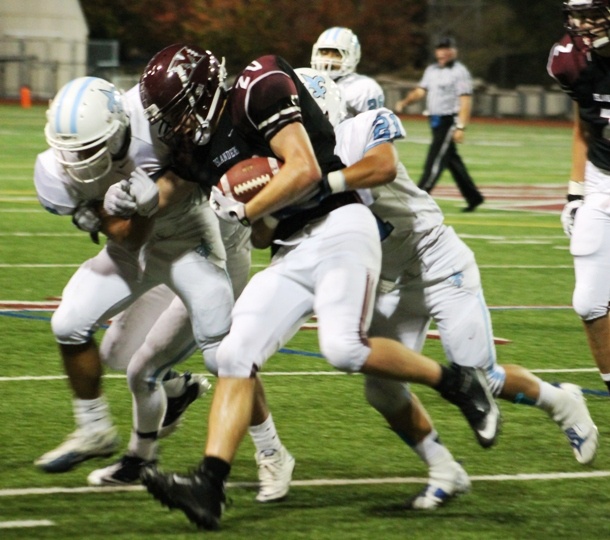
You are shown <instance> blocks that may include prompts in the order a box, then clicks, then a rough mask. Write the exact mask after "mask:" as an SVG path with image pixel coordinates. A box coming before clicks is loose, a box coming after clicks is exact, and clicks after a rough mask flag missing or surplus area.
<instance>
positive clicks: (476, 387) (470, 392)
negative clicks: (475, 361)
mask: <svg viewBox="0 0 610 540" xmlns="http://www.w3.org/2000/svg"><path fill="white" fill-rule="evenodd" d="M449 369H450V370H451V371H452V372H453V377H452V379H453V380H452V384H451V385H450V386H449V388H445V389H444V390H443V391H441V396H443V397H444V398H445V399H446V400H447V401H449V402H450V403H453V404H454V405H456V406H457V407H458V408H459V409H460V410H461V411H462V414H463V415H464V416H465V417H466V420H467V421H468V424H470V427H471V428H472V430H473V431H474V433H475V435H476V437H477V441H478V442H479V444H480V445H481V446H482V447H483V448H489V447H490V446H493V445H494V444H495V442H496V439H497V437H498V433H499V432H500V409H499V408H498V405H497V403H496V401H495V400H494V398H493V396H492V394H491V391H490V390H489V386H488V384H487V380H486V378H485V375H484V374H483V372H482V371H480V370H478V369H476V368H472V367H465V366H458V365H457V364H452V365H451V366H450V367H449Z"/></svg>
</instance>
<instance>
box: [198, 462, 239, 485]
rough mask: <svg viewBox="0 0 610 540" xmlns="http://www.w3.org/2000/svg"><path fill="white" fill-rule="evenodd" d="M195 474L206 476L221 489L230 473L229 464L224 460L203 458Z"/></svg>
mask: <svg viewBox="0 0 610 540" xmlns="http://www.w3.org/2000/svg"><path fill="white" fill-rule="evenodd" d="M197 472H198V473H200V474H204V475H206V476H208V477H209V478H210V479H211V480H212V481H214V482H215V483H216V484H217V485H218V486H220V487H222V486H223V485H224V483H225V482H226V480H227V478H228V477H229V473H230V472H231V464H230V463H228V462H226V461H225V460H224V459H220V458H217V457H211V456H205V457H204V458H203V460H202V462H201V463H200V464H199V468H198V470H197Z"/></svg>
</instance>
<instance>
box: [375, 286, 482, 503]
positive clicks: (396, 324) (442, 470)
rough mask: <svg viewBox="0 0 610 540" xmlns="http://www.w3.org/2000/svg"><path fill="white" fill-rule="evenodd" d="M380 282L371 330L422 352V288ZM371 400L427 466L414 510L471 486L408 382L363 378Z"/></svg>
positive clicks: (424, 329) (424, 323)
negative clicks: (425, 479)
mask: <svg viewBox="0 0 610 540" xmlns="http://www.w3.org/2000/svg"><path fill="white" fill-rule="evenodd" d="M404 289H405V288H404V287H400V286H398V287H397V286H393V287H389V284H387V285H386V286H385V287H380V290H379V291H378V293H377V299H376V302H375V312H374V314H373V321H372V323H371V328H370V331H369V335H371V336H383V337H387V338H391V339H395V340H397V341H400V342H401V343H403V344H404V345H405V346H406V347H408V348H410V349H413V350H416V351H421V349H422V348H423V345H424V341H425V339H426V332H427V329H428V326H429V323H430V318H429V316H428V313H427V310H426V306H425V304H424V302H423V293H422V292H421V289H419V290H418V289H414V290H410V293H411V294H408V295H404V296H403V293H404ZM365 395H366V398H367V401H368V402H369V404H370V405H371V406H372V407H374V408H375V409H376V410H377V411H378V412H379V413H380V414H381V415H382V416H383V417H384V418H385V420H386V422H387V423H388V425H389V426H390V428H391V429H392V430H393V431H394V432H395V433H396V434H397V435H398V436H399V437H400V439H401V440H402V441H403V442H405V443H406V444H407V445H408V446H409V447H410V448H411V449H412V450H413V451H414V452H415V453H416V454H417V455H418V456H419V458H420V459H421V460H422V461H423V462H424V463H425V464H426V466H427V467H428V470H429V472H428V476H429V481H428V484H427V485H426V487H425V488H424V489H423V490H422V491H421V492H420V493H419V494H418V495H416V496H415V497H413V498H412V499H411V500H410V501H409V502H408V506H409V507H410V508H413V509H434V508H437V507H439V506H441V505H443V504H445V503H446V502H448V501H449V500H450V499H451V498H452V497H454V496H456V495H459V494H461V493H464V492H466V491H467V490H468V489H469V487H470V480H469V478H468V475H467V474H466V472H465V471H464V469H463V468H462V467H461V465H460V464H459V463H457V462H456V461H455V459H454V458H453V456H452V455H451V452H450V451H449V450H448V449H447V448H446V447H445V446H444V445H443V444H442V442H441V441H440V438H439V436H438V433H437V432H436V430H435V429H434V426H433V424H432V420H431V419H430V417H429V415H428V414H427V412H426V410H425V409H424V408H423V406H422V404H421V403H420V402H419V400H418V399H417V397H416V396H415V395H414V394H413V393H412V392H410V391H409V389H408V387H407V385H404V384H402V383H398V382H396V381H389V380H387V379H380V378H375V377H366V378H365Z"/></svg>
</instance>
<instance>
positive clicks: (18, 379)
mask: <svg viewBox="0 0 610 540" xmlns="http://www.w3.org/2000/svg"><path fill="white" fill-rule="evenodd" d="M530 371H531V372H532V373H597V371H598V369H597V368H592V367H591V368H544V369H530ZM208 375H209V376H210V377H213V375H211V374H209V373H206V376H208ZM261 375H262V376H263V377H336V376H341V375H345V376H348V377H357V376H358V375H361V374H360V373H344V372H342V371H267V372H265V371H262V372H261ZM104 378H106V379H125V375H117V374H107V375H104ZM64 379H67V377H66V376H65V375H21V376H17V377H0V382H36V381H60V380H64Z"/></svg>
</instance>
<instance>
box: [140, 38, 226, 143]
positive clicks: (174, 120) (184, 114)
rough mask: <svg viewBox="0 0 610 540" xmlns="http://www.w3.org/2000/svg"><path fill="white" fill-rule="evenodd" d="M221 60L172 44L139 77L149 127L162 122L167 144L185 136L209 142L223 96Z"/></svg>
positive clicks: (223, 75) (222, 64) (223, 73)
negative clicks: (175, 138) (176, 137)
mask: <svg viewBox="0 0 610 540" xmlns="http://www.w3.org/2000/svg"><path fill="white" fill-rule="evenodd" d="M225 77H226V70H225V67H224V59H223V61H222V62H219V61H218V60H217V59H216V57H215V56H214V55H213V54H212V53H211V52H210V51H206V50H203V49H200V48H199V47H195V46H192V45H185V44H181V43H178V44H175V45H170V46H169V47H166V48H165V49H163V50H162V51H160V52H158V53H157V54H156V55H155V56H153V58H152V59H151V60H150V62H149V63H148V65H147V66H146V69H145V70H144V73H143V74H142V77H141V78H140V98H141V99H142V104H143V106H144V113H145V114H146V118H148V121H149V122H150V123H151V124H156V123H157V122H161V123H160V126H159V133H160V136H161V138H162V139H163V140H164V141H165V142H168V143H170V142H171V140H172V139H173V138H174V137H175V136H179V137H182V136H185V135H187V136H188V137H189V138H191V139H192V141H193V142H194V143H195V144H198V145H204V144H207V142H208V141H209V140H210V137H211V135H212V130H213V129H214V127H215V125H216V122H217V120H218V116H219V115H220V112H221V111H222V105H223V103H224V100H225V97H226V88H225V86H224V80H225Z"/></svg>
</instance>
